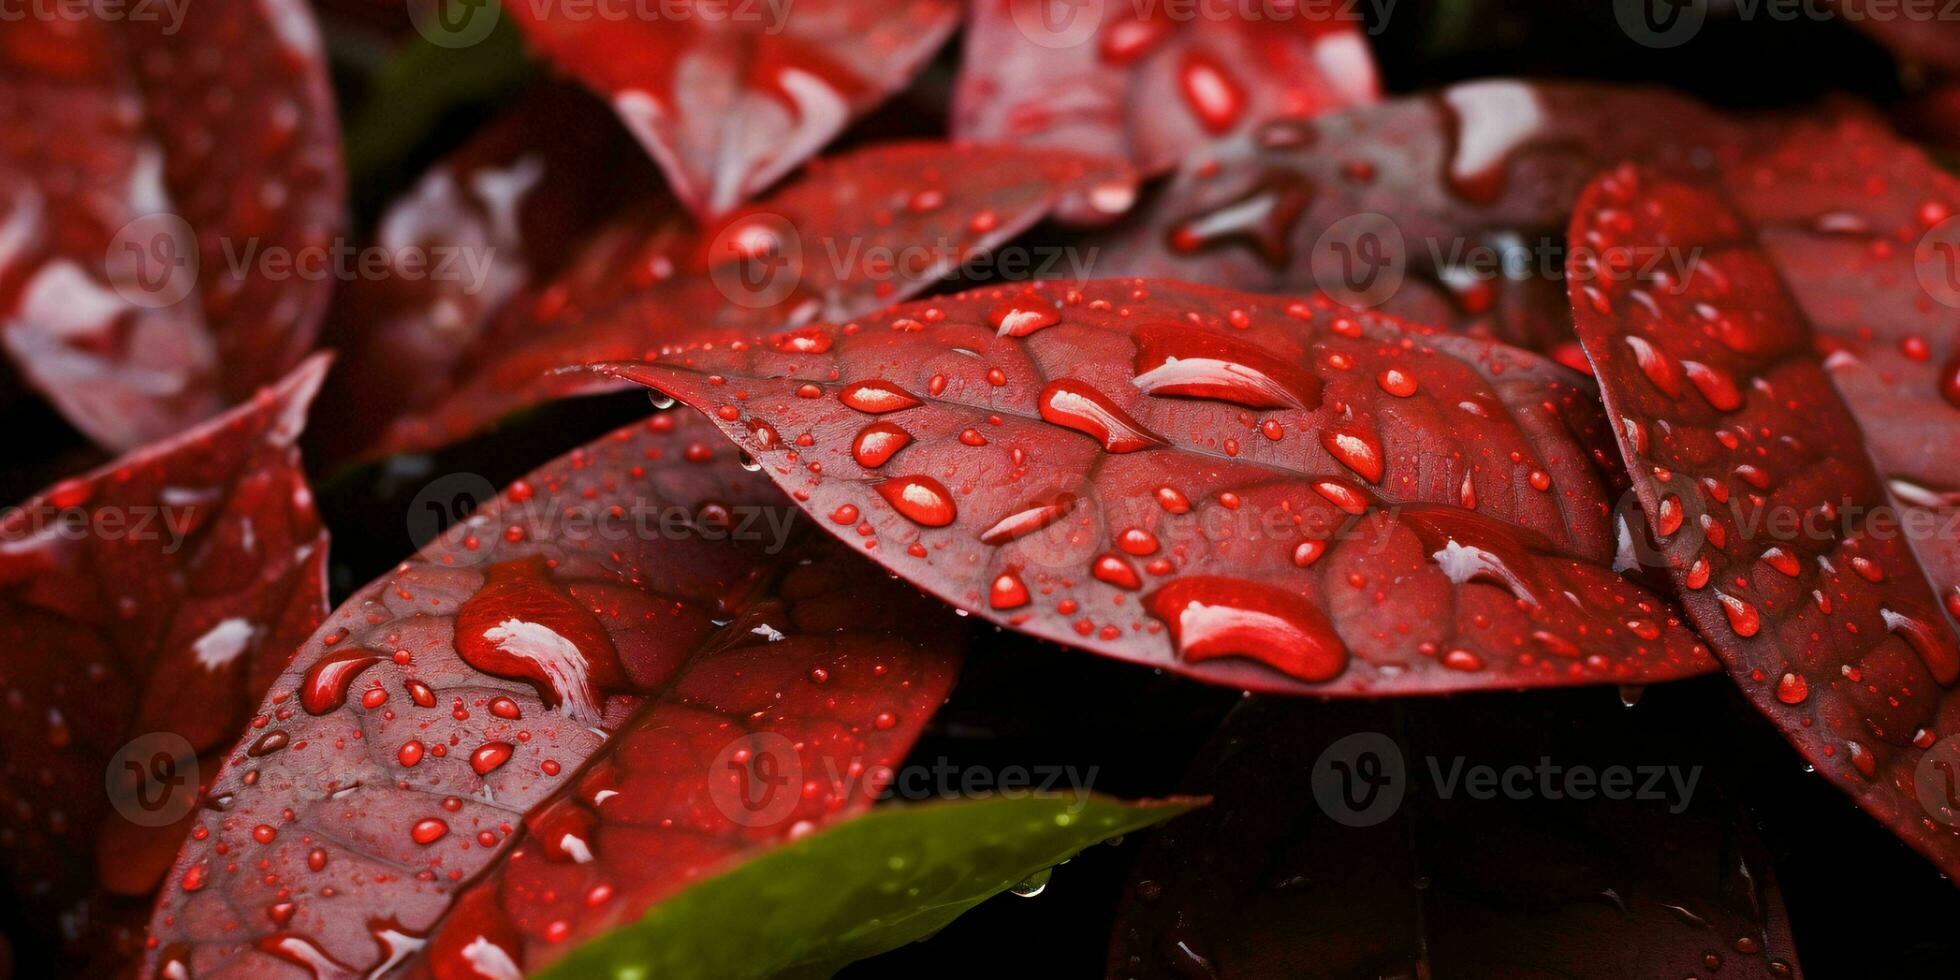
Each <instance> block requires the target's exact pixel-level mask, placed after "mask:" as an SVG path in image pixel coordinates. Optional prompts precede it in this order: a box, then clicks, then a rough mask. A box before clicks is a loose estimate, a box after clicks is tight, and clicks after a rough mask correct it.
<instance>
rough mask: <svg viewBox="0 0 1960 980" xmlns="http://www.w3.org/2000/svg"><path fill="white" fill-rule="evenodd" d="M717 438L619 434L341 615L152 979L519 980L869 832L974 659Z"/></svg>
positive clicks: (194, 886) (226, 826) (234, 767)
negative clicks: (606, 934)
mask: <svg viewBox="0 0 1960 980" xmlns="http://www.w3.org/2000/svg"><path fill="white" fill-rule="evenodd" d="M716 439H717V437H715V436H714V435H713V433H712V431H711V430H710V429H709V428H708V427H707V426H705V425H703V424H701V423H700V422H698V421H695V420H693V419H692V418H691V417H690V418H678V417H676V416H674V415H671V414H669V415H660V416H655V417H654V418H652V419H650V420H648V421H647V422H646V423H644V424H641V425H636V426H633V427H629V428H627V429H623V430H620V431H618V432H616V433H614V434H612V435H610V436H607V437H605V438H603V439H601V440H599V441H598V442H595V443H593V444H592V445H590V446H587V447H585V448H584V449H580V450H578V451H575V452H573V453H572V454H570V455H568V456H566V457H564V458H562V459H560V460H558V461H556V462H554V463H552V464H550V465H548V466H546V467H544V468H543V469H541V470H539V471H538V472H536V473H534V474H533V475H531V476H530V477H528V478H526V479H524V480H521V481H519V482H517V483H515V484H513V485H512V486H511V487H510V488H509V489H508V490H507V491H506V492H505V493H504V495H503V496H501V497H499V498H498V499H497V500H496V501H494V502H492V503H491V504H489V505H487V506H486V507H484V508H483V509H480V510H478V511H477V512H476V513H475V514H474V515H472V516H471V517H470V518H469V519H468V520H467V521H465V522H464V523H463V524H461V525H459V526H457V527H454V528H452V529H451V530H450V531H449V532H448V533H447V534H446V535H444V536H443V537H442V538H440V539H438V540H437V541H436V542H434V543H433V544H431V545H430V547H428V548H427V549H425V550H424V552H423V553H422V554H421V555H419V556H417V557H416V558H414V559H412V560H411V561H409V562H407V563H405V564H403V565H402V566H400V567H399V568H397V569H396V570H395V571H394V572H392V573H390V574H389V575H388V576H386V577H385V578H383V579H382V580H380V581H377V582H375V583H373V584H372V585H370V586H369V587H367V588H366V589H364V590H362V591H361V592H360V593H358V594H357V595H355V596H354V598H353V599H352V600H350V601H349V602H348V603H347V604H345V605H343V606H342V607H341V608H340V609H339V610H337V611H336V612H335V613H334V614H333V615H332V616H330V617H329V618H328V620H327V622H326V624H325V625H324V626H322V628H321V630H320V632H318V633H317V634H315V635H314V637H313V639H312V640H311V641H310V642H308V643H307V644H306V645H305V646H303V647H302V648H301V649H300V652H299V654H298V656H297V657H296V658H295V660H294V663H293V666H292V667H291V668H290V669H289V670H288V671H287V672H286V673H285V674H284V675H282V676H281V677H280V678H279V679H278V681H277V682H276V683H274V684H273V686H272V690H271V693H270V695H269V696H268V698H267V700H266V702H265V704H264V706H263V707H262V709H261V713H260V715H259V717H258V718H257V719H255V721H254V724H253V726H252V727H251V728H250V729H249V731H248V733H247V735H246V736H245V739H244V740H243V741H242V742H241V743H240V744H239V745H238V747H237V748H236V749H235V750H234V751H233V754H232V756H231V757H230V759H229V760H228V761H227V764H226V766H225V768H224V770H223V771H222V772H221V773H220V774H219V775H218V777H217V780H216V782H215V783H214V785H213V786H212V787H211V789H210V793H209V803H208V805H207V806H206V808H205V809H204V810H203V811H201V812H200V813H199V814H198V815H197V818H196V824H195V829H194V830H193V833H192V838H193V839H192V841H191V843H190V844H189V845H188V846H187V847H186V849H185V851H184V852H183V854H182V855H180V856H179V858H178V862H177V865H176V867H175V869H174V870H173V872H172V877H171V879H170V881H169V882H168V884H167V886H166V891H165V893H164V895H163V898H162V900H161V903H160V906H159V909H158V912H157V916H156V918H155V920H154V921H153V922H152V927H151V928H152V935H153V939H154V940H155V953H154V954H153V955H152V957H151V958H150V961H149V964H148V972H149V973H150V974H151V975H160V976H172V975H175V974H174V973H173V972H172V970H173V969H187V970H188V972H189V974H190V975H192V976H196V977H200V978H222V977H247V976H249V977H255V978H258V977H284V976H294V977H300V976H317V975H320V974H335V973H337V972H351V973H354V974H357V975H380V974H384V973H387V972H389V971H390V970H392V969H394V968H397V967H401V966H403V965H404V964H408V969H409V970H410V972H420V973H424V974H428V973H433V974H434V975H437V976H469V975H486V976H509V975H515V973H516V971H517V970H518V969H519V968H520V967H521V968H522V969H526V970H529V969H533V968H535V967H537V966H539V965H540V964H542V963H544V962H547V961H549V960H550V959H552V958H554V957H555V956H557V955H558V954H559V953H561V952H562V951H564V950H566V949H569V948H570V947H571V945H572V944H574V943H575V942H576V941H577V940H579V939H582V938H585V937H588V936H590V935H592V934H594V933H595V932H597V931H599V930H602V929H605V928H607V927H608V926H611V925H615V924H618V923H620V922H624V921H627V920H629V919H631V918H633V917H636V916H637V915H638V914H639V913H640V912H641V911H643V910H644V909H645V907H646V905H647V904H648V903H650V902H652V901H656V900H658V899H659V898H661V897H664V896H665V895H667V894H670V893H671V892H673V891H674V890H676V889H678V888H679V887H680V886H681V885H682V884H684V883H685V882H686V881H688V880H689V879H690V878H691V877H693V876H695V875H697V874H699V873H701V872H703V871H705V870H707V869H709V868H711V867H715V866H719V865H721V864H723V863H725V862H727V861H729V860H731V859H733V858H736V857H737V856H740V855H743V854H747V853H751V852H754V851H757V850H760V849H764V848H767V847H769V846H771V845H773V844H775V843H777V842H780V841H783V840H785V839H788V838H790V837H792V836H795V835H797V834H800V833H802V832H803V831H805V830H808V829H810V828H812V827H814V826H817V825H820V824H822V823H824V822H825V821H828V820H831V819H835V818H837V817H838V816H840V815H842V814H848V813H851V812H854V811H856V810H859V809H861V808H863V807H864V806H866V805H867V804H868V803H869V801H870V799H871V797H872V796H873V795H874V794H876V793H877V792H878V791H879V789H880V787H881V782H880V781H881V780H882V779H884V778H887V774H888V771H889V770H888V769H886V768H884V767H889V766H891V765H894V764H895V763H896V761H897V760H898V759H900V758H901V757H902V756H903V755H904V753H905V750H906V748H907V746H909V744H910V743H911V741H912V740H913V738H914V737H916V735H917V733H918V731H919V729H920V727H921V726H922V725H923V724H924V722H925V720H926V719H927V718H928V717H929V716H930V714H931V713H932V711H933V709H934V708H935V707H936V706H937V705H938V703H939V702H940V700H941V699H942V697H943V696H944V694H945V691H946V690H947V688H948V686H949V685H950V684H951V682H952V674H953V671H954V668H955V665H956V662H957V653H958V649H959V647H960V646H961V645H962V643H963V639H962V637H963V635H964V634H963V631H962V630H961V629H960V628H959V627H958V625H957V624H956V623H954V622H951V621H949V620H950V616H949V614H947V613H945V612H944V611H943V610H941V609H939V608H938V607H937V606H936V604H932V603H930V601H929V600H925V599H923V598H922V597H919V596H918V595H917V594H916V593H914V592H912V591H911V590H909V589H907V588H904V587H902V586H896V585H893V584H892V583H890V581H889V580H888V579H886V578H884V577H883V576H879V575H876V574H875V573H874V574H872V575H868V576H867V575H865V574H864V571H865V570H866V569H865V567H864V566H862V565H859V564H857V563H856V562H855V560H853V559H849V558H848V556H845V555H843V554H842V553H841V552H840V551H839V550H838V548H837V546H836V545H835V544H834V543H833V542H831V541H830V540H829V539H828V538H826V537H824V536H822V535H819V534H814V533H806V532H807V527H806V526H805V525H801V524H799V523H796V522H792V521H791V520H790V519H791V518H792V517H794V516H795V515H796V513H797V512H796V511H795V510H794V508H792V507H791V506H790V505H789V504H788V502H787V501H784V500H783V499H782V497H781V495H780V494H779V493H778V492H777V491H776V490H775V489H774V488H773V487H771V486H770V485H769V484H768V483H767V481H766V480H764V479H763V478H761V477H759V476H751V475H749V474H747V473H745V472H744V471H743V470H742V469H741V468H740V467H738V466H737V465H736V464H735V460H734V454H733V452H732V451H731V450H729V449H727V448H720V449H716V448H714V447H713V446H711V445H710V441H714V440H716ZM433 492H434V499H435V500H436V502H437V503H438V504H441V505H443V506H447V505H448V504H449V502H450V501H449V498H448V497H447V495H446V493H445V492H444V491H443V490H442V488H441V486H440V485H438V486H437V487H436V488H433ZM472 883H475V887H470V886H471V885H472ZM459 899H460V900H461V901H462V904H460V905H458V904H457V903H458V901H459ZM173 964H177V965H178V966H177V967H173ZM499 971H501V972H499Z"/></svg>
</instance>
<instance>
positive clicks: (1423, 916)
mask: <svg viewBox="0 0 1960 980" xmlns="http://www.w3.org/2000/svg"><path fill="white" fill-rule="evenodd" d="M1312 707H1313V710H1310V711H1302V710H1298V708H1297V706H1295V705H1292V704H1274V703H1270V702H1258V701H1255V702H1252V703H1249V704H1248V705H1246V706H1245V707H1244V708H1242V709H1241V710H1240V711H1239V712H1238V713H1236V714H1235V715H1234V716H1233V717H1232V718H1231V719H1229V720H1228V721H1227V723H1226V726H1225V729H1224V731H1222V732H1221V733H1220V735H1219V736H1218V737H1217V738H1216V739H1215V740H1214V741H1213V743H1212V744H1211V745H1210V746H1208V747H1207V748H1206V749H1205V751H1204V753H1203V755H1202V756H1201V757H1200V759H1199V762H1198V764H1197V766H1196V767H1195V768H1194V772H1193V774H1192V776H1191V777H1190V779H1188V780H1187V784H1188V785H1189V786H1191V787H1193V788H1194V789H1196V790H1198V791H1201V792H1204V793H1208V794H1212V795H1213V796H1214V799H1213V803H1212V805H1211V806H1209V807H1205V808H1203V809H1201V810H1197V811H1194V812H1192V813H1191V814H1187V815H1185V816H1183V817H1180V818H1178V819H1177V820H1175V821H1173V822H1172V823H1170V824H1168V825H1167V826H1166V827H1165V828H1164V829H1163V830H1162V831H1160V832H1159V833H1157V834H1154V835H1152V837H1151V838H1150V840H1149V843H1148V844H1147V845H1146V847H1145V850H1144V851H1143V853H1142V854H1141V855H1139V856H1138V858H1137V863H1136V865H1135V867H1134V868H1133V869H1132V871H1131V877H1130V886H1129V888H1128V890H1127V893H1126V895H1125V898H1124V903H1123V906H1122V911H1121V912H1120V913H1119V914H1118V918H1117V923H1116V931H1115V935H1114V936H1113V937H1112V940H1111V944H1110V958H1109V970H1108V974H1107V975H1108V976H1110V977H1112V978H1123V980H1158V978H1164V980H1172V978H1176V980H1182V978H1187V977H1208V978H1216V980H1255V978H1275V980H1278V978H1285V980H1314V978H1323V980H1336V978H1352V977H1430V976H1434V977H1453V978H1473V980H1519V978H1526V977H1532V978H1537V977H1545V978H1550V977H1584V978H1589V980H1655V978H1659V977H1704V976H1709V975H1714V976H1719V977H1730V976H1736V977H1750V978H1763V980H1790V978H1793V977H1796V976H1798V975H1799V974H1798V970H1797V967H1796V965H1795V964H1796V956H1795V953H1794V950H1793V946H1792V943H1791V938H1790V925H1789V922H1788V920H1787V919H1786V917H1785V915H1784V911H1783V907H1782V901H1781V898H1780V896H1779V895H1778V893H1777V889H1776V885H1775V882H1774V880H1773V879H1772V878H1771V877H1770V875H1769V861H1768V856H1767V855H1766V854H1765V853H1764V851H1763V849H1762V847H1761V845H1760V844H1758V843H1757V841H1756V840H1755V838H1754V835H1753V834H1752V833H1751V832H1750V829H1749V818H1748V815H1747V814H1746V813H1744V812H1741V811H1740V808H1739V807H1736V806H1733V805H1731V804H1727V803H1725V802H1723V801H1722V800H1721V799H1720V798H1719V796H1717V795H1716V793H1717V792H1718V790H1716V788H1715V787H1712V786H1710V785H1708V784H1709V783H1710V782H1712V779H1709V778H1704V777H1706V776H1707V775H1708V773H1705V772H1704V769H1705V768H1707V767H1705V766H1704V761H1705V760H1707V759H1708V758H1709V756H1708V755H1706V754H1703V753H1696V752H1688V751H1684V750H1683V749H1682V747H1681V743H1683V742H1685V741H1688V740H1691V739H1695V738H1700V737H1702V736H1701V733H1693V734H1689V733H1685V732H1682V733H1679V734H1678V735H1674V736H1671V737H1670V735H1669V734H1668V733H1656V732H1653V731H1645V730H1643V731H1638V732H1637V735H1636V737H1630V738H1611V737H1608V736H1606V735H1603V734H1602V731H1601V730H1602V729H1610V728H1612V727H1613V726H1612V725H1610V724H1608V725H1602V724H1600V719H1599V718H1598V716H1597V711H1598V709H1599V707H1600V706H1598V705H1587V706H1585V707H1586V708H1587V709H1590V710H1589V711H1588V712H1587V716H1586V717H1585V718H1583V719H1577V718H1574V717H1572V716H1571V714H1570V713H1560V712H1556V711H1550V710H1545V708H1544V706H1543V703H1542V702H1539V701H1536V700H1532V701H1525V700H1521V699H1519V700H1513V701H1508V702H1505V703H1503V704H1497V703H1493V702H1490V701H1488V700H1484V701H1471V702H1458V701H1428V702H1420V703H1406V704H1403V705H1400V706H1397V707H1395V708H1393V709H1391V708H1389V707H1387V706H1383V705H1378V704H1377V705H1363V704H1359V703H1353V704H1342V705H1314V706H1312ZM1609 710H1610V709H1609ZM1390 733H1394V734H1392V735H1391V734H1390ZM1669 743H1671V744H1669ZM1608 750H1610V751H1608ZM1664 751H1665V752H1667V753H1669V754H1668V755H1662V754H1660V753H1662V752H1664ZM1633 758H1638V759H1639V760H1640V769H1639V770H1637V771H1636V770H1635V769H1634V768H1633V767H1632V766H1629V765H1627V760H1629V759H1633ZM1664 766H1672V767H1674V768H1673V769H1672V770H1671V771H1665V772H1664V770H1663V767H1664ZM1484 767H1488V768H1489V769H1490V770H1491V771H1492V772H1493V773H1494V774H1495V775H1496V776H1497V777H1499V779H1500V780H1501V782H1499V783H1498V785H1499V786H1500V787H1501V789H1499V790H1497V791H1495V792H1493V791H1491V789H1489V788H1488V787H1487V786H1483V787H1476V786H1473V785H1472V784H1471V783H1470V780H1472V779H1475V778H1477V777H1475V776H1473V775H1472V771H1473V770H1475V769H1480V768H1484ZM1612 767H1620V768H1621V769H1622V772H1621V773H1620V776H1619V778H1620V779H1621V780H1622V781H1623V782H1622V783H1621V787H1620V789H1621V792H1622V793H1624V794H1625V795H1623V796H1620V797H1618V798H1614V797H1610V796H1609V795H1608V793H1609V792H1611V791H1610V790H1608V789H1606V787H1607V786H1608V785H1609V782H1608V780H1609V779H1610V778H1611V777H1610V776H1609V775H1608V774H1609V773H1610V772H1611V771H1612ZM1649 772H1652V773H1654V774H1656V775H1660V776H1662V779H1663V781H1661V782H1660V783H1659V785H1658V787H1655V786H1649V787H1647V789H1646V790H1645V792H1649V793H1651V792H1656V791H1657V790H1658V792H1659V793H1661V794H1664V796H1663V798H1661V799H1654V798H1651V797H1642V796H1640V795H1638V794H1635V793H1633V792H1630V791H1629V790H1630V788H1631V787H1638V786H1640V785H1641V784H1642V783H1645V782H1646V780H1647V779H1648V776H1647V773H1649ZM1520 777H1521V778H1520ZM1690 780H1692V781H1690ZM1684 784H1685V785H1686V786H1687V787H1688V788H1687V789H1685V790H1684V789H1683V785H1684Z"/></svg>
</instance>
